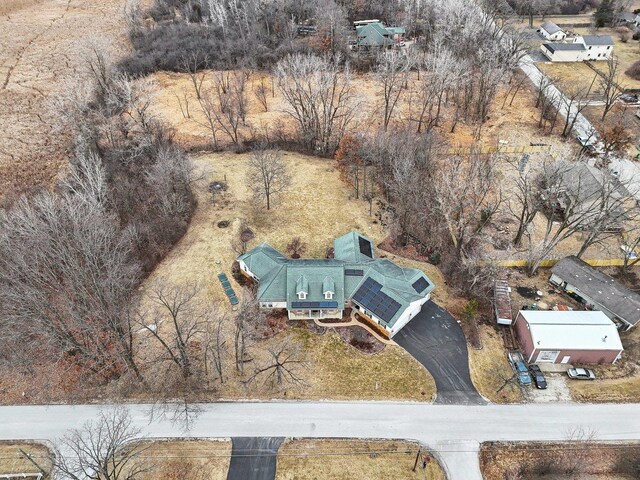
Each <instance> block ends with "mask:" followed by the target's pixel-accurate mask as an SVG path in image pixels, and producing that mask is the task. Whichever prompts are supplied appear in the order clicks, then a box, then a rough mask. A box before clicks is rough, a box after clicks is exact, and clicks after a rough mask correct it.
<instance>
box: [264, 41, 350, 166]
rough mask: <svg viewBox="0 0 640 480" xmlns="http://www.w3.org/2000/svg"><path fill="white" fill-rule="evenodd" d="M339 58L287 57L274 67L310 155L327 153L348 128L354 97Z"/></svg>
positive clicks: (346, 67) (345, 69)
mask: <svg viewBox="0 0 640 480" xmlns="http://www.w3.org/2000/svg"><path fill="white" fill-rule="evenodd" d="M339 62H340V58H339V56H338V57H337V58H334V59H333V60H330V59H329V58H328V57H317V56H315V55H301V54H295V55H288V56H287V57H285V58H284V59H282V60H280V62H278V64H277V65H276V69H275V76H276V78H277V81H278V87H279V88H280V91H281V92H282V95H283V96H284V99H285V101H286V102H287V104H288V105H289V110H288V111H287V113H288V114H289V115H290V116H291V117H292V118H293V119H294V120H295V122H296V124H297V127H298V131H299V134H300V137H301V139H302V141H303V142H304V143H305V144H306V145H307V146H308V148H309V149H311V150H313V151H319V152H321V153H325V154H326V153H330V152H332V151H333V150H335V148H336V147H337V145H338V143H339V142H340V139H341V138H342V137H343V136H344V134H345V132H346V131H347V129H348V128H349V126H350V125H351V123H352V121H353V118H354V114H355V109H356V107H357V105H356V102H355V95H354V91H353V87H352V85H351V74H350V71H349V67H348V65H346V66H345V68H344V69H343V70H342V71H341V69H340V67H339Z"/></svg>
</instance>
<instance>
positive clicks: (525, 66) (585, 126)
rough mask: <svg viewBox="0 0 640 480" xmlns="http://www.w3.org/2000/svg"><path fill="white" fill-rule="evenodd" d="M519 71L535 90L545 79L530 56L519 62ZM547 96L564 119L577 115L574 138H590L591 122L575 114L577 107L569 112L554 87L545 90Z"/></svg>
mask: <svg viewBox="0 0 640 480" xmlns="http://www.w3.org/2000/svg"><path fill="white" fill-rule="evenodd" d="M520 69H521V70H522V71H523V72H524V74H525V75H526V76H527V77H529V80H531V82H532V83H533V85H534V86H535V87H536V88H537V86H538V85H540V79H542V78H543V77H545V75H544V74H543V73H542V72H541V71H540V69H539V68H538V67H536V64H535V62H534V60H533V58H531V56H530V55H525V56H524V57H523V58H522V60H520ZM547 96H548V97H549V98H550V99H551V101H552V102H553V103H554V104H555V105H556V106H557V107H558V110H559V111H560V115H562V116H563V117H564V118H567V115H569V114H570V115H571V118H573V117H574V116H575V115H576V114H577V115H578V117H577V119H576V122H575V125H574V127H573V133H574V135H575V136H578V135H580V136H584V137H592V135H593V132H594V128H593V126H592V125H591V122H589V120H587V119H586V118H585V116H584V115H582V114H581V113H577V107H576V106H575V105H572V106H571V110H569V108H568V107H567V105H569V102H568V100H567V98H566V97H565V95H564V94H563V93H562V92H561V91H560V90H559V89H558V88H557V87H556V86H555V85H550V86H549V88H548V89H547ZM569 112H571V113H569Z"/></svg>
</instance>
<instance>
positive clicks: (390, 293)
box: [238, 231, 435, 338]
mask: <svg viewBox="0 0 640 480" xmlns="http://www.w3.org/2000/svg"><path fill="white" fill-rule="evenodd" d="M333 245H334V258H329V259H293V258H287V257H285V256H284V255H282V254H281V253H280V252H278V251H277V250H275V249H274V248H273V247H271V246H270V245H268V244H266V243H263V244H261V245H259V246H257V247H256V248H254V249H253V250H251V251H249V252H247V253H245V254H244V255H241V256H240V257H238V263H239V265H240V271H241V272H243V274H244V275H247V276H249V277H251V278H253V279H254V280H256V281H257V282H258V291H257V300H258V302H259V304H260V307H261V308H264V309H286V310H287V314H288V317H289V319H291V320H308V319H318V320H321V319H325V318H336V319H339V318H342V316H343V315H344V310H345V309H346V308H353V309H355V310H357V311H358V312H359V313H360V314H361V316H362V317H363V318H365V319H367V320H368V321H369V322H370V323H371V326H372V327H374V328H375V329H376V331H378V332H380V333H381V334H383V335H385V336H387V337H388V338H391V337H393V335H395V334H396V333H398V331H399V330H400V329H401V328H402V327H404V326H405V325H406V324H407V323H408V322H409V321H410V320H411V319H412V318H414V317H415V316H416V315H417V314H418V312H420V310H421V308H422V305H424V304H425V303H426V302H427V301H428V300H429V298H430V294H431V291H432V290H433V289H434V288H435V285H434V284H433V282H432V281H431V280H430V279H429V278H428V277H427V276H426V275H425V274H424V273H423V272H422V271H420V270H417V269H415V268H404V267H400V266H398V265H396V264H395V263H393V262H391V261H390V260H387V259H379V258H376V257H375V254H374V249H373V244H372V242H371V240H369V239H368V238H366V237H364V236H363V235H360V234H359V233H358V232H355V231H352V232H349V233H347V234H345V235H343V236H342V237H339V238H337V239H336V240H335V241H334V244H333Z"/></svg>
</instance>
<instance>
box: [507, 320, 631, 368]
mask: <svg viewBox="0 0 640 480" xmlns="http://www.w3.org/2000/svg"><path fill="white" fill-rule="evenodd" d="M514 327H515V330H516V333H517V335H518V339H519V340H520V344H521V345H522V348H523V350H524V353H525V358H526V359H527V361H528V362H529V363H575V364H593V363H615V362H616V360H618V359H619V358H620V355H621V354H622V351H623V348H622V342H620V336H619V335H618V330H617V328H616V326H615V324H614V323H613V322H612V321H611V320H610V319H609V317H607V316H606V315H605V314H604V313H602V312H587V311H575V312H555V311H532V310H522V311H520V312H519V313H518V316H517V318H516V321H515V323H514Z"/></svg>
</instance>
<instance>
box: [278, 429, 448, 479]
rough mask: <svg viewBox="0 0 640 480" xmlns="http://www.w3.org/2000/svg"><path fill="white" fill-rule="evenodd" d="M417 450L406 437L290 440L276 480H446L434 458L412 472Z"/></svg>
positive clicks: (281, 452) (283, 448) (280, 454)
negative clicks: (396, 438)
mask: <svg viewBox="0 0 640 480" xmlns="http://www.w3.org/2000/svg"><path fill="white" fill-rule="evenodd" d="M417 451H418V445H417V444H416V443H414V442H407V441H404V440H397V441H396V440H384V441H383V440H380V441H364V440H351V439H345V440H335V439H331V440H310V439H303V440H288V441H286V442H285V443H283V444H282V446H281V447H280V450H279V451H278V465H277V471H276V480H324V479H335V480H340V479H344V480H349V479H352V478H358V479H371V480H373V479H389V480H393V479H398V480H400V479H410V478H415V479H425V480H426V479H429V480H444V479H445V478H446V477H445V474H444V471H443V470H442V467H440V465H439V464H438V462H437V461H436V460H435V459H433V457H431V458H432V460H431V462H430V463H428V465H427V469H426V470H422V467H421V465H418V468H417V469H416V471H415V472H413V471H412V468H413V464H414V462H415V458H416V453H417ZM374 454H375V455H374Z"/></svg>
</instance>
